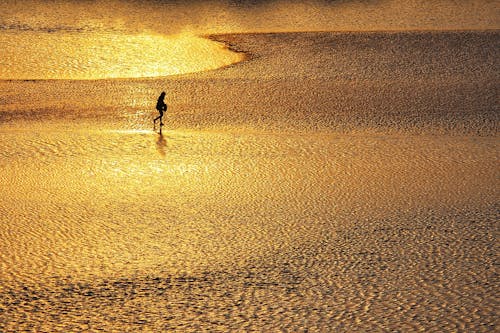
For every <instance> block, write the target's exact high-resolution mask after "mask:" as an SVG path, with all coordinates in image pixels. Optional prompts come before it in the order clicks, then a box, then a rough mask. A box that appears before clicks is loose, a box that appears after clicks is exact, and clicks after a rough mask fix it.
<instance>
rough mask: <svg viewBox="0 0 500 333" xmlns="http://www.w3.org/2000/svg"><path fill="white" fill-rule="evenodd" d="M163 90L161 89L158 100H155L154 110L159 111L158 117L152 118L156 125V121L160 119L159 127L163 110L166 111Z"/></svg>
mask: <svg viewBox="0 0 500 333" xmlns="http://www.w3.org/2000/svg"><path fill="white" fill-rule="evenodd" d="M164 99H165V92H164V91H163V92H162V93H161V94H160V97H158V102H156V110H158V112H159V113H160V115H159V116H158V117H156V118H155V119H154V120H153V124H154V125H156V121H157V120H158V119H159V120H160V127H161V126H163V112H167V104H166V103H165V100H164Z"/></svg>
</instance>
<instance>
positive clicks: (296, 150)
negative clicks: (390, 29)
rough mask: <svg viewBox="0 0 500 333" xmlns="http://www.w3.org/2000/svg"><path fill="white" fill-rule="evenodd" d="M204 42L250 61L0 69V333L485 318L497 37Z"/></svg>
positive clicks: (349, 325) (489, 293) (416, 327)
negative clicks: (195, 67)
mask: <svg viewBox="0 0 500 333" xmlns="http://www.w3.org/2000/svg"><path fill="white" fill-rule="evenodd" d="M213 38H215V39H217V40H224V41H227V42H228V43H230V44H232V47H233V48H235V49H241V50H245V51H248V52H249V54H250V56H251V57H250V59H249V60H248V61H247V62H245V63H242V64H239V65H235V66H232V67H229V68H225V69H221V70H217V71H212V72H206V73H199V74H192V75H185V76H178V77H172V78H168V79H156V80H104V81H96V82H78V81H64V82H57V81H34V82H24V81H1V82H0V89H1V90H2V92H3V93H2V97H1V103H0V120H1V124H0V188H1V192H2V197H1V200H0V219H1V227H0V279H1V283H0V331H2V332H23V331H38V332H80V331H85V330H87V331H98V330H103V331H106V332H113V331H116V332H123V331H127V332H136V331H153V332H160V331H167V330H171V331H178V332H199V331H212V332H213V331H221V332H225V331H229V330H234V331H267V332H273V331H279V330H282V331H290V332H302V331H313V332H314V331H320V332H321V331H322V332H329V331H340V332H352V331H355V332H359V331H362V332H363V331H364V332H377V331H405V332H411V331H440V332H441V331H462V332H470V331H474V332H488V331H493V330H495V329H496V328H497V327H498V320H497V313H498V292H497V287H496V286H497V285H498V277H497V276H498V274H497V271H496V267H495V265H496V263H497V261H498V259H497V256H498V246H497V242H496V238H497V235H498V221H499V217H500V214H499V213H498V212H499V207H498V197H499V193H498V188H499V186H498V185H499V184H498V179H499V176H500V175H499V169H498V159H499V153H498V152H499V141H498V107H497V103H496V99H497V95H496V78H495V75H496V74H495V68H498V59H499V57H498V50H499V48H498V41H499V36H498V33H497V32H446V33H440V32H425V33H353V34H350V33H318V34H315V33H306V34H300V33H299V34H256V35H231V36H229V35H226V36H215V37H213ZM161 90H166V91H167V101H169V102H170V104H171V108H170V109H169V113H168V117H167V120H166V125H167V126H166V128H165V130H164V133H163V136H159V135H158V134H157V133H154V132H152V131H151V127H152V123H151V119H152V117H153V115H154V110H153V109H154V103H155V98H156V97H157V95H158V93H159V92H160V91H161Z"/></svg>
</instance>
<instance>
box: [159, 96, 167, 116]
mask: <svg viewBox="0 0 500 333" xmlns="http://www.w3.org/2000/svg"><path fill="white" fill-rule="evenodd" d="M163 98H164V96H160V97H158V102H156V110H158V111H160V113H163V111H167V104H165V101H164V100H163Z"/></svg>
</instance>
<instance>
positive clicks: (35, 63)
mask: <svg viewBox="0 0 500 333" xmlns="http://www.w3.org/2000/svg"><path fill="white" fill-rule="evenodd" d="M39 35H40V33H38V32H30V31H26V32H22V33H12V34H9V33H7V34H1V35H0V44H1V45H6V47H5V48H4V50H2V58H3V59H2V62H3V63H5V64H7V66H1V67H0V79H78V80H82V79H83V80H92V79H104V78H138V77H158V76H167V75H176V74H185V73H192V72H199V71H205V70H211V69H216V68H219V67H223V66H227V65H230V64H233V63H236V62H238V61H241V59H242V55H241V54H238V53H235V52H232V51H230V50H228V49H227V48H226V47H225V45H223V44H220V43H217V42H214V41H211V40H208V39H205V38H201V37H197V36H194V35H191V34H188V33H183V34H178V35H175V36H164V35H159V34H154V33H141V34H118V33H114V34H113V33H106V34H103V33H83V34H82V33H58V34H49V33H47V34H45V36H44V38H38V37H39ZM1 39H4V40H1ZM20 46H21V47H20Z"/></svg>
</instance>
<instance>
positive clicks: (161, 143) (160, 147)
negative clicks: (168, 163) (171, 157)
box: [156, 131, 167, 157]
mask: <svg viewBox="0 0 500 333" xmlns="http://www.w3.org/2000/svg"><path fill="white" fill-rule="evenodd" d="M156 150H157V151H158V153H159V154H160V155H161V156H162V157H165V156H166V154H167V151H166V150H167V140H166V139H165V137H164V136H163V133H161V131H160V133H159V134H158V138H157V139H156Z"/></svg>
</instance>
